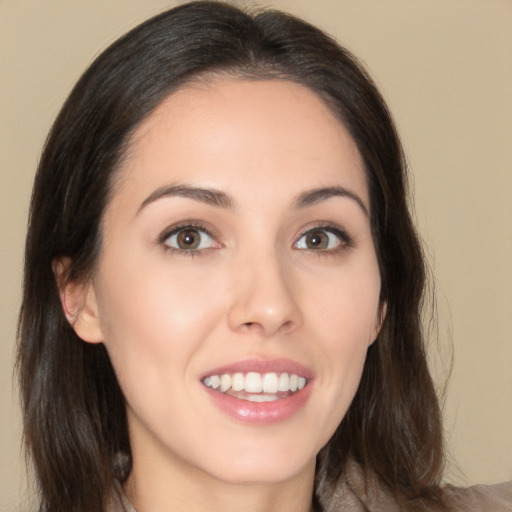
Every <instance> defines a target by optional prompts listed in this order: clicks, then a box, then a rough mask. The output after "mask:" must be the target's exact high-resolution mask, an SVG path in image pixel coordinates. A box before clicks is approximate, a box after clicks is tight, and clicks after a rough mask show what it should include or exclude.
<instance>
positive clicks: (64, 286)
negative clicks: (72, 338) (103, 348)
mask: <svg viewBox="0 0 512 512" xmlns="http://www.w3.org/2000/svg"><path fill="white" fill-rule="evenodd" d="M70 266H71V259H70V258H68V257H61V258H56V259H55V260H53V263H52V269H53V273H54V275H55V279H56V281H57V287H58V289H59V296H60V302H61V305H62V310H63V311H64V315H65V317H66V319H67V321H68V322H69V323H70V325H71V327H73V329H74V331H75V332H76V334H77V335H78V336H79V337H80V338H81V339H82V340H84V341H86V342H88V343H101V342H102V341H103V333H102V332H101V328H100V321H99V314H98V303H97V300H96V293H95V291H94V287H93V286H92V283H90V282H81V281H71V280H70V279H69V278H68V276H69V268H70Z"/></svg>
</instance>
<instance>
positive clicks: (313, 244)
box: [305, 231, 329, 249]
mask: <svg viewBox="0 0 512 512" xmlns="http://www.w3.org/2000/svg"><path fill="white" fill-rule="evenodd" d="M305 244H306V247H307V248H308V249H327V247H328V246H329V237H328V236H327V233H325V232H323V231H312V232H310V233H308V234H307V235H306V238H305Z"/></svg>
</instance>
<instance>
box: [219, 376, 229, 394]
mask: <svg viewBox="0 0 512 512" xmlns="http://www.w3.org/2000/svg"><path fill="white" fill-rule="evenodd" d="M230 387H231V375H228V374H227V373H224V374H223V375H221V377H220V390H221V391H222V392H223V393H224V391H227V390H228V389H229V388H230Z"/></svg>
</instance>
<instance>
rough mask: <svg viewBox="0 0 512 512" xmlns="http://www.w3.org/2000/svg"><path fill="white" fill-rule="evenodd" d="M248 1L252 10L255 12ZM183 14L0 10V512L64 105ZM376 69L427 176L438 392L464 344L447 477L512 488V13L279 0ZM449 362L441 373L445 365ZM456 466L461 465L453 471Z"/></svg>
mask: <svg viewBox="0 0 512 512" xmlns="http://www.w3.org/2000/svg"><path fill="white" fill-rule="evenodd" d="M247 3H249V2H247ZM169 5H174V4H173V3H172V2H168V1H158V0H144V1H142V0H139V1H132V0H107V1H105V0H104V1H101V2H100V1H91V0H74V1H72V2H71V1H68V0H60V1H55V0H54V1H52V0H32V1H26V0H0V77H1V78H0V79H1V82H0V87H1V88H0V108H1V110H0V112H1V126H0V129H1V131H0V230H1V231H0V250H1V253H0V254H1V263H2V264H1V266H0V290H1V293H0V414H1V416H0V453H1V458H0V511H1V512H4V511H5V512H7V511H13V510H29V505H28V503H27V502H24V503H23V504H21V505H20V503H21V500H20V495H23V496H26V494H27V493H26V492H25V491H24V484H23V483H22V482H23V481H24V479H23V478H22V475H23V472H24V470H23V469H22V464H21V456H20V435H21V434H20V427H19V415H18V412H17V408H18V406H17V403H16V393H15V391H13V387H12V359H13V345H14V335H15V324H16V315H17V309H18V306H19V301H20V283H21V262H22V252H23V238H24V230H25V222H26V215H27V207H28V202H29V196H30V190H31V182H32V179H33V175H34V169H35V167H36V163H37V159H38V155H39V153H40V150H41V147H42V144H43V141H44V139H45V135H46V133H47V131H48V129H49V127H50V124H51V122H52V120H53V118H54V117H55V115H56V113H57V111H58V109H59V107H60V105H61V104H62V102H63V100H64V98H65V96H66V95H67V94H68V92H69V90H70V88H71V87H72V85H73V83H74V82H75V81H76V79H77V78H78V76H79V74H80V73H81V72H82V70H83V69H84V68H85V66H86V65H87V64H88V63H89V62H90V61H91V59H92V58H93V56H95V55H96V54H97V53H98V52H99V51H100V50H101V49H102V48H104V47H105V46H106V45H107V44H108V43H110V42H112V41H113V40H114V39H115V38H116V37H118V36H120V35H121V34H122V33H123V32H125V31H126V30H127V29H129V28H131V27H132V26H133V25H134V24H136V23H137V22H139V21H142V20H143V19H145V18H147V17H149V16H150V15H153V14H156V13H157V12H159V11H161V10H163V9H164V8H165V7H166V6H169ZM266 5H275V6H277V7H278V8H282V9H285V10H289V11H291V12H293V13H296V14H299V15H300V16H302V17H305V18H306V19H308V20H310V21H312V22H314V23H316V24H319V25H320V26H322V27H324V28H325V29H326V30H327V31H329V32H330V33H331V34H333V35H334V36H335V37H337V38H338V39H339V41H340V42H342V43H343V44H345V45H346V46H347V47H348V48H350V49H351V50H353V51H354V52H355V53H356V54H357V55H358V56H359V57H360V58H361V59H362V61H363V62H364V63H365V64H366V65H367V67H368V68H369V70H370V72H371V74H372V75H373V77H374V78H375V80H376V82H377V84H378V85H379V86H380V88H381V90H382V92H383V94H384V96H385V97H386V99H387V100H388V102H389V105H390V108H391V111H392V112H393V113H394V115H395V118H396V121H397V124H398V127H399V130H400V132H401V134H402V138H403V142H404V145H405V149H406V153H407V155H408V159H409V162H410V165H411V168H412V170H413V172H414V182H413V186H414V188H415V201H416V217H417V221H418V224H419V227H420V230H421V232H422V235H423V237H424V239H425V241H426V244H427V247H428V254H429V255H430V260H431V264H432V266H433V267H434V271H435V274H436V278H437V293H438V299H439V309H440V327H439V340H440V341H439V346H436V345H434V346H433V347H432V353H433V355H434V356H433V363H434V366H435V373H436V375H438V380H439V382H440V384H442V377H443V375H446V372H445V371H444V370H443V366H444V367H446V361H447V358H448V357H449V352H450V345H449V343H450V342H449V340H450V338H452V339H453V345H454V357H455V365H454V369H453V374H452V376H451V379H450V381H449V386H448V395H447V403H446V413H445V417H446V431H447V445H448V449H449V451H450V454H451V459H450V460H451V462H450V463H449V465H448V469H447V478H448V479H450V480H452V481H456V482H458V483H461V482H462V483H464V482H466V483H474V482H492V481H500V480H505V479H510V478H511V477H512V442H511V439H512V372H511V371H510V367H511V366H512V343H511V332H512V321H511V318H512V227H511V224H512V201H511V200H510V198H509V196H510V195H511V193H512V165H511V164H512V149H511V148H512V144H511V137H510V136H511V119H512V96H511V94H510V89H511V86H512V2H511V1H510V0H359V1H355V0H315V1H313V0H311V1H308V0H299V1H297V0H295V1H292V0H274V1H272V0H271V1H269V2H267V3H266ZM443 361H444V364H443ZM455 460H456V461H457V463H458V466H457V465H456V464H455V463H454V461H455Z"/></svg>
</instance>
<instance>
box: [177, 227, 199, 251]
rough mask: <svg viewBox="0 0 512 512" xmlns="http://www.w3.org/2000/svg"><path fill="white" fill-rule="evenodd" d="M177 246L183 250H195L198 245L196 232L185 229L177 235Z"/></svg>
mask: <svg viewBox="0 0 512 512" xmlns="http://www.w3.org/2000/svg"><path fill="white" fill-rule="evenodd" d="M178 245H179V246H180V247H182V248H185V249H195V248H196V247H197V246H198V245H199V236H198V233H197V231H195V230H191V229H187V230H186V231H182V232H181V233H180V234H179V235H178Z"/></svg>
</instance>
